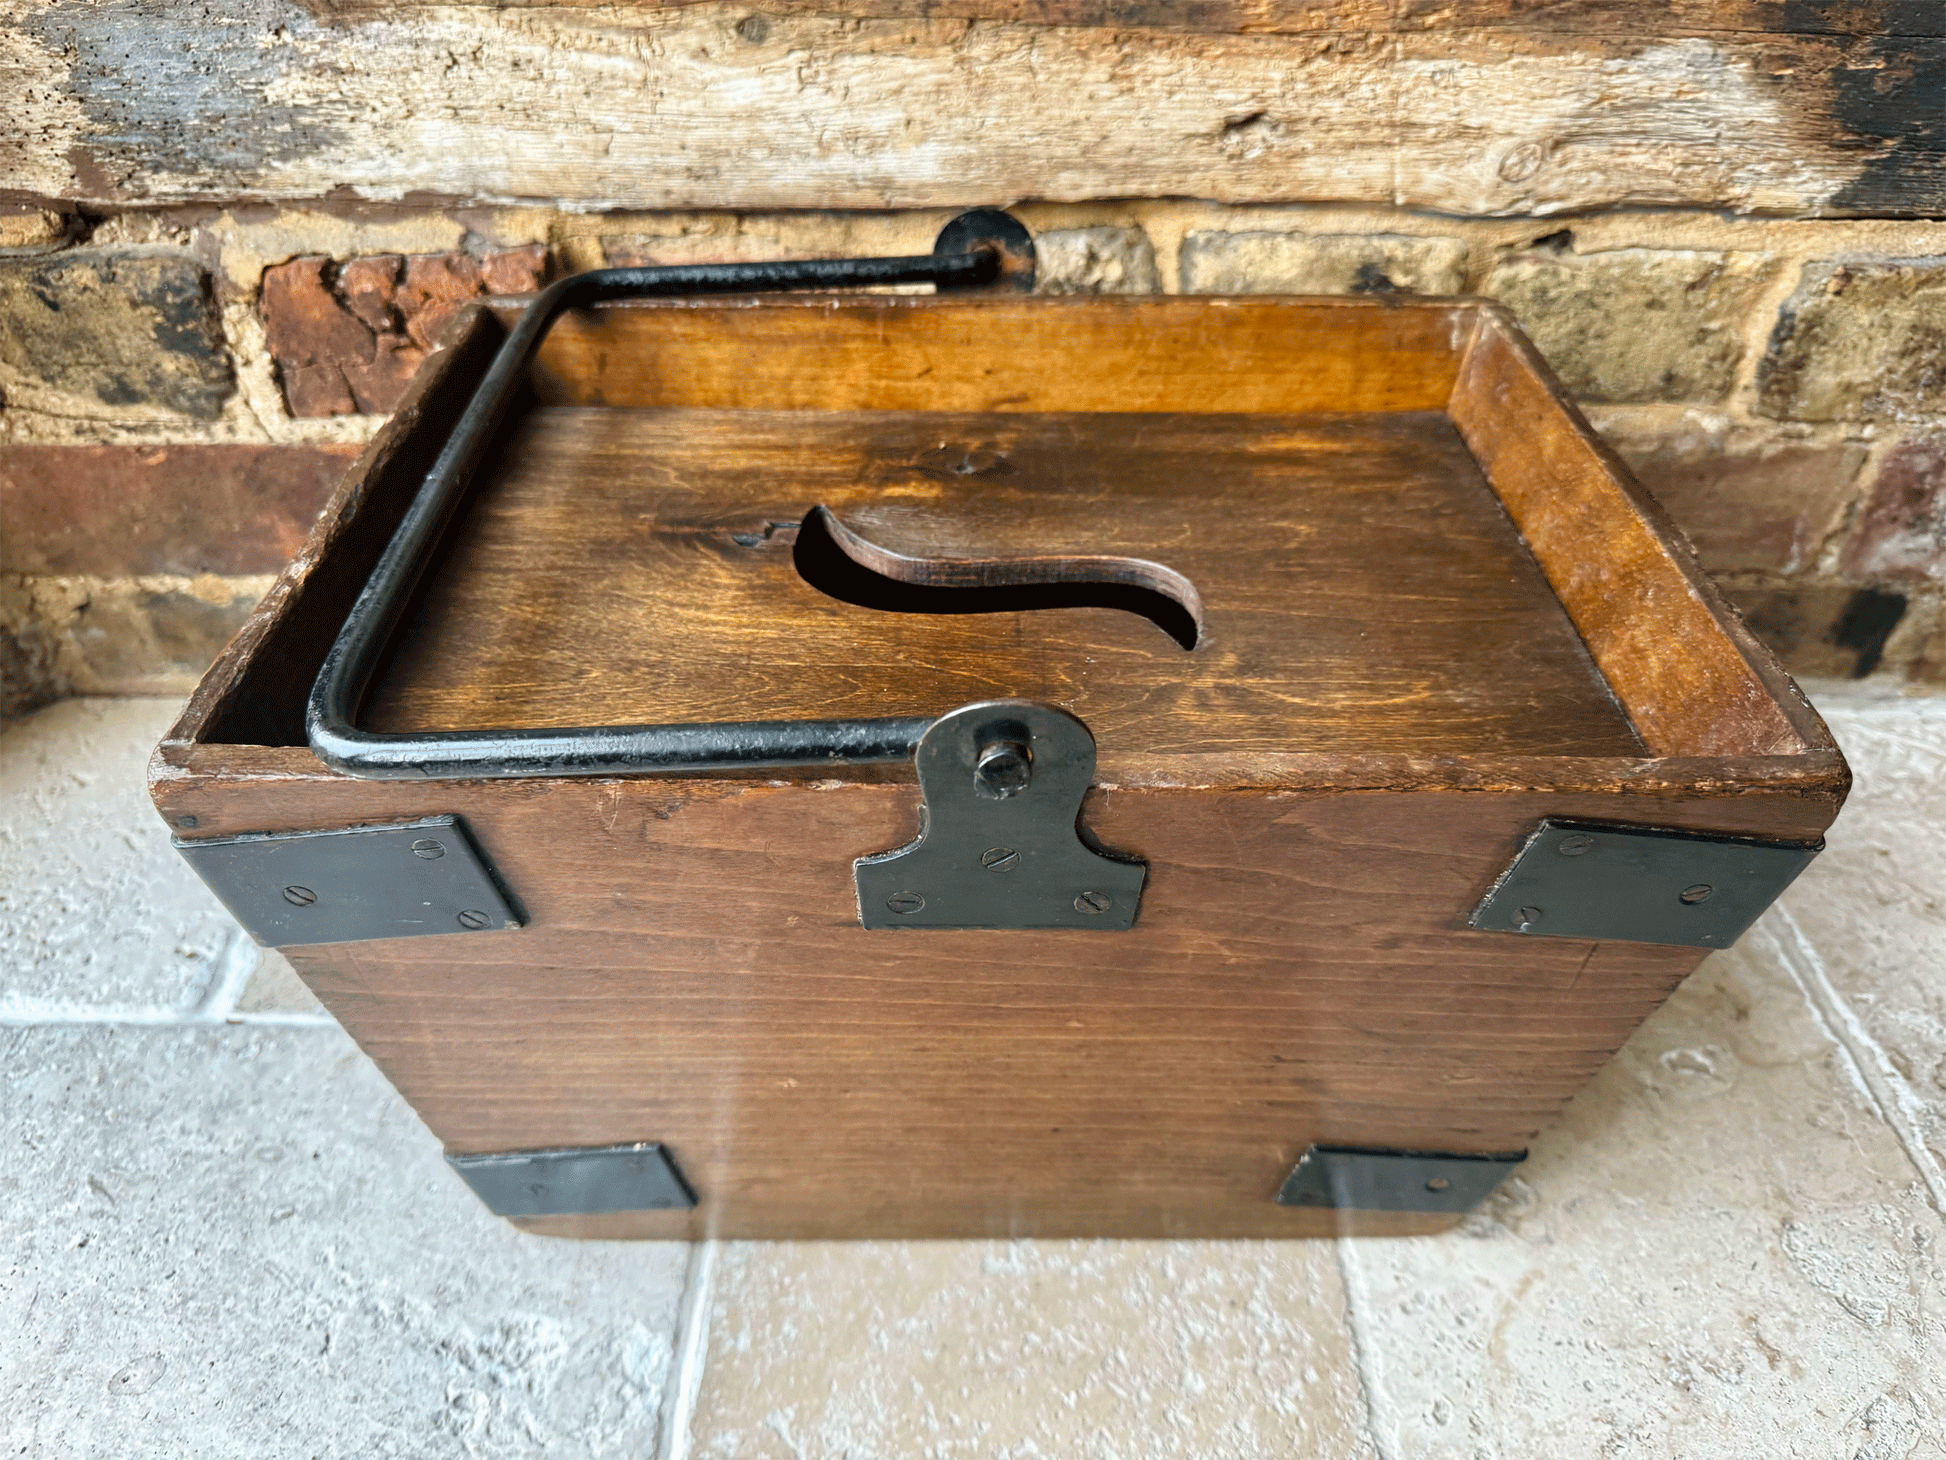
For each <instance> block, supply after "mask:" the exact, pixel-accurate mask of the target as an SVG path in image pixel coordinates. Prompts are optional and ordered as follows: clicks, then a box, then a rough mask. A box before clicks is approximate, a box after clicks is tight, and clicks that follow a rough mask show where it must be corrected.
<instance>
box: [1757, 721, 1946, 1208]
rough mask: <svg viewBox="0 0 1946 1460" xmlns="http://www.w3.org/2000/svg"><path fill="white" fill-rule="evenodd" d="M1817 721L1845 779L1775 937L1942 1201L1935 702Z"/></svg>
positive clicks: (1942, 805)
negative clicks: (1845, 762)
mask: <svg viewBox="0 0 1946 1460" xmlns="http://www.w3.org/2000/svg"><path fill="white" fill-rule="evenodd" d="M1829 719H1830V723H1831V728H1832V731H1833V733H1834V734H1836V735H1837V737H1838V740H1839V743H1840V744H1842V745H1843V746H1844V748H1845V753H1846V755H1847V757H1848V758H1849V759H1850V761H1851V763H1852V773H1853V775H1854V776H1855V778H1856V780H1855V783H1854V785H1853V788H1852V795H1851V800H1850V802H1849V803H1848V804H1847V805H1846V808H1845V812H1844V814H1843V815H1842V816H1840V817H1839V819H1838V822H1837V824H1836V825H1835V826H1833V827H1832V828H1831V834H1830V835H1829V836H1828V837H1827V838H1826V842H1827V848H1826V850H1825V853H1824V855H1823V856H1821V857H1819V858H1818V860H1817V861H1816V862H1814V863H1813V864H1812V865H1811V869H1810V870H1809V871H1808V872H1806V873H1805V876H1804V880H1803V882H1802V884H1801V885H1800V886H1798V887H1795V888H1793V889H1792V890H1791V892H1790V893H1788V894H1787V895H1786V896H1785V897H1784V899H1783V901H1782V906H1783V908H1784V910H1785V912H1786V913H1787V914H1788V919H1787V922H1786V926H1785V927H1784V929H1783V930H1782V936H1783V937H1784V938H1785V940H1786V942H1787V944H1788V948H1787V951H1788V953H1789V954H1790V956H1792V957H1793V958H1794V959H1795V960H1796V962H1797V964H1798V965H1799V967H1800V969H1801V971H1802V977H1804V978H1805V980H1806V981H1807V982H1808V983H1809V984H1810V985H1811V986H1812V990H1813V993H1814V995H1817V996H1818V997H1819V998H1820V1002H1821V1003H1824V1004H1825V1005H1826V1006H1827V1017H1829V1018H1830V1019H1831V1020H1833V1021H1834V1023H1836V1024H1837V1025H1838V1026H1839V1033H1840V1037H1841V1038H1843V1039H1844V1040H1845V1042H1846V1043H1847V1044H1848V1045H1849V1046H1850V1047H1851V1048H1852V1050H1853V1055H1854V1058H1855V1059H1856V1060H1857V1061H1858V1063H1859V1065H1860V1066H1861V1070H1862V1072H1863V1073H1864V1075H1865V1076H1866V1078H1868V1079H1871V1080H1873V1081H1874V1083H1878V1084H1880V1093H1881V1097H1882V1098H1883V1099H1885V1100H1886V1101H1887V1103H1888V1104H1889V1105H1890V1106H1891V1107H1892V1108H1893V1110H1894V1111H1895V1112H1896V1114H1897V1117H1898V1118H1902V1120H1903V1122H1904V1123H1906V1124H1908V1125H1909V1128H1910V1132H1911V1135H1912V1137H1913V1139H1914V1144H1915V1146H1917V1147H1919V1148H1921V1149H1922V1150H1923V1154H1920V1152H1919V1151H1915V1155H1918V1156H1919V1159H1921V1160H1922V1161H1926V1162H1928V1163H1929V1167H1930V1169H1929V1172H1928V1175H1929V1178H1930V1180H1931V1182H1932V1184H1933V1187H1934V1189H1935V1191H1936V1192H1937V1194H1938V1200H1939V1201H1940V1203H1941V1204H1942V1205H1946V700H1931V701H1919V702H1913V701H1905V702H1903V703H1900V702H1898V701H1891V702H1885V703H1878V704H1871V705H1859V706H1845V707H1843V708H1839V709H1833V710H1831V711H1830V712H1829Z"/></svg>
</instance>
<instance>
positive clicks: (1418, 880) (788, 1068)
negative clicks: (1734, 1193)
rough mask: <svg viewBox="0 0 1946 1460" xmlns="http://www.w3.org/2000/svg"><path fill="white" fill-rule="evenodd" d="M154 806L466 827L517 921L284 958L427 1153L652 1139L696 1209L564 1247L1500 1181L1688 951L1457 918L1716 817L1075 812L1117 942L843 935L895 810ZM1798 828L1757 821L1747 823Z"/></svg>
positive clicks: (342, 799)
mask: <svg viewBox="0 0 1946 1460" xmlns="http://www.w3.org/2000/svg"><path fill="white" fill-rule="evenodd" d="M375 793H382V794H375ZM176 804H178V805H180V806H182V807H183V808H185V809H189V808H193V807H196V806H202V807H203V808H204V810H205V811H206V812H207V814H208V815H210V817H211V818H212V821H211V826H210V829H211V830H212V831H216V830H234V829H238V828H237V827H236V826H235V825H234V824H233V823H235V822H236V821H237V820H238V819H239V818H256V819H257V820H258V824H259V825H261V824H263V821H264V820H265V819H269V818H279V817H282V818H285V819H288V818H290V817H291V816H292V815H293V808H298V811H297V814H299V815H301V816H304V817H315V818H319V819H321V820H329V819H340V820H341V821H349V820H356V819H366V820H377V819H384V818H389V817H395V816H399V815H403V814H427V813H431V812H434V811H436V810H446V811H457V812H459V813H460V814H461V815H462V816H463V817H464V818H465V819H466V821H467V824H468V826H469V827H470V828H471V830H472V831H473V833H474V835H475V837H476V839H477V840H478V841H479V843H480V845H481V847H482V849H483V850H484V851H485V852H486V854H487V855H488V857H489V858H490V860H491V861H492V862H493V864H494V865H495V866H496V868H497V869H498V871H499V872H500V874H501V875H502V876H503V877H504V878H505V879H506V880H507V882H508V884H509V886H510V887H511V889H512V890H513V892H514V894H515V895H516V896H517V897H518V898H519V899H520V900H521V901H522V902H523V903H524V905H525V907H526V910H527V912H528V914H529V916H530V918H531V923H530V925H529V926H528V927H527V928H525V929H523V930H519V931H516V932H508V933H496V934H482V935H478V936H471V937H466V938H457V937H448V938H437V939H422V940H405V941H399V942H392V943H363V944H350V945H338V946H319V947H311V948H301V949H295V950H292V955H291V956H292V959H293V961H294V962H295V963H296V965H297V967H298V968H299V971H300V972H301V973H302V974H303V975H304V976H305V978H306V979H307V981H309V982H310V983H311V985H312V986H313V987H314V988H315V989H316V990H317V992H318V993H319V995H320V996H321V997H322V998H323V999H324V1000H325V1002H326V1004H327V1005H328V1006H329V1007H330V1008H331V1010H332V1011H333V1013H334V1014H336V1016H337V1017H338V1018H339V1019H340V1020H342V1021H343V1022H344V1024H345V1025H346V1027H347V1028H348V1029H349V1030H351V1032H352V1033H353V1034H354V1036H355V1037H356V1038H357V1039H358V1040H359V1042H360V1043H361V1044H362V1045H363V1046H364V1048H365V1049H366V1050H367V1051H368V1052H369V1053H370V1054H371V1055H372V1056H373V1057H374V1059H376V1060H377V1062H378V1063H379V1065H380V1067H381V1068H382V1069H383V1070H384V1071H385V1072H386V1074H387V1075H388V1076H389V1077H390V1078H391V1079H392V1080H393V1082H394V1083H395V1084H396V1085H397V1086H398V1087H399V1089H400V1090H401V1091H402V1092H403V1093H404V1094H405V1095H406V1097H407V1098H408V1099H409V1100H410V1101H411V1102H412V1104H413V1105H414V1106H415V1107H416V1108H417V1109H418V1111H419V1112H420V1114H421V1115H422V1116H423V1117H424V1118H425V1120H426V1121H427V1123H428V1124H429V1125H430V1126H431V1127H432V1129H433V1130H434V1131H435V1132H436V1133H437V1134H438V1135H439V1136H440V1137H441V1139H442V1140H443V1141H445V1143H446V1144H447V1146H448V1147H449V1149H452V1150H454V1151H459V1152H472V1151H495V1150H515V1149H531V1148H537V1147H548V1146H595V1145H608V1144H621V1143H626V1142H634V1141H643V1140H652V1141H662V1142H664V1143H666V1145H667V1146H668V1147H669V1149H670V1150H671V1151H672V1152H673V1154H674V1156H675V1158H676V1160H677V1162H678V1163H679V1165H680V1167H681V1169H682V1171H683V1173H684V1175H685V1176H686V1177H687V1178H688V1179H689V1180H690V1182H691V1183H692V1184H693V1185H694V1186H695V1187H696V1189H697V1191H698V1193H699V1195H700V1197H701V1200H702V1204H701V1206H700V1207H699V1208H698V1210H697V1212H696V1213H695V1214H694V1215H693V1216H692V1217H689V1218H683V1217H667V1216H662V1217H654V1218H644V1219H640V1220H637V1219H632V1218H631V1219H627V1220H623V1219H608V1220H607V1221H606V1224H605V1225H602V1224H597V1225H596V1226H595V1227H586V1224H582V1225H583V1226H584V1227H586V1230H588V1231H590V1232H620V1231H624V1230H626V1231H635V1232H641V1233H649V1232H661V1231H664V1230H665V1229H667V1230H685V1231H689V1230H693V1231H707V1232H713V1233H716V1234H719V1235H724V1236H758V1237H781V1236H834V1237H836V1236H845V1237H861V1236H950V1235H1035V1234H1040V1235H1056V1234H1076V1233H1089V1232H1094V1233H1099V1234H1109V1233H1116V1234H1122V1235H1150V1236H1169V1235H1182V1236H1187V1235H1202V1236H1249V1235H1261V1236H1270V1235H1309V1234H1315V1233H1316V1232H1317V1231H1318V1230H1320V1228H1319V1225H1318V1218H1316V1217H1315V1216H1314V1215H1300V1214H1298V1213H1295V1212H1293V1211H1292V1210H1291V1209H1287V1208H1281V1207H1279V1206H1277V1205H1276V1203H1275V1201H1274V1197H1275V1195H1276V1192H1277V1190H1278V1188H1279V1186H1280V1184H1281V1183H1282V1181H1283V1180H1284V1178H1285V1177H1286V1176H1287V1175H1288V1174H1289V1171H1290V1169H1291V1166H1292V1165H1293V1163H1294V1162H1295V1161H1296V1159H1297V1157H1298V1156H1299V1154H1301V1153H1302V1152H1303V1151H1304V1149H1305V1148H1306V1146H1307V1145H1309V1144H1310V1143H1312V1142H1318V1143H1324V1144H1337V1145H1354V1146H1381V1147H1406V1148H1414V1149H1430V1150H1452V1151H1475V1152H1498V1151H1506V1150H1515V1149H1520V1148H1521V1147H1523V1146H1525V1145H1526V1144H1528V1142H1529V1141H1530V1140H1531V1139H1532V1137H1533V1135H1534V1133H1535V1132H1536V1131H1538V1130H1539V1129H1540V1128H1541V1127H1542V1126H1544V1125H1545V1124H1546V1123H1547V1122H1549V1121H1550V1120H1551V1119H1553V1118H1554V1116H1555V1115H1556V1113H1557V1112H1558V1111H1559V1110H1560V1108H1561V1107H1562V1105H1563V1104H1564V1103H1565V1102H1566V1101H1567V1100H1568V1099H1569V1098H1570V1097H1571V1096H1572V1095H1573V1093H1574V1092H1575V1091H1576V1090H1577V1089H1578V1088H1579V1087H1580V1086H1581V1085H1582V1084H1583V1082H1585V1081H1586V1080H1587V1078H1588V1077H1589V1076H1590V1075H1591V1074H1592V1073H1593V1072H1594V1071H1595V1070H1596V1069H1598V1068H1599V1067H1600V1066H1601V1064H1602V1063H1603V1062H1604V1061H1605V1060H1606V1059H1607V1058H1608V1057H1609V1056H1610V1055H1611V1054H1612V1053H1613V1051H1614V1050H1615V1049H1616V1048H1617V1047H1618V1046H1619V1045H1620V1044H1621V1043H1622V1041H1623V1040H1624V1039H1625V1038H1626V1037H1627V1036H1628V1034H1629V1032H1630V1031H1631V1030H1633V1029H1634V1027H1635V1026H1636V1025H1637V1023H1639V1022H1640V1020H1641V1019H1642V1018H1643V1017H1644V1016H1645V1015H1646V1014H1647V1013H1648V1012H1649V1011H1650V1010H1651V1009H1653V1008H1654V1007H1655V1006H1656V1005H1657V1004H1658V1003H1659V1002H1660V1001H1661V999H1662V998H1663V997H1664V996H1665V995H1666V994H1667V993H1668V992H1669V990H1670V989H1671V988H1672V987H1673V986H1674V985H1675V984H1676V983H1677V982H1678V981H1679V980H1680V979H1681V978H1682V977H1683V976H1684V975H1685V974H1686V973H1687V972H1689V970H1690V969H1691V968H1692V967H1693V966H1694V965H1695V963H1696V962H1697V960H1698V959H1699V958H1700V957H1701V954H1700V952H1698V951H1697V950H1694V949H1685V948H1662V947H1647V946H1641V945H1629V944H1613V943H1611V944H1595V943H1589V942H1585V941H1575V940H1567V939H1550V938H1524V937H1519V936H1517V935H1504V934H1487V933H1476V932H1470V931H1468V930H1466V929H1465V927H1464V919H1465V917H1466V914H1467V912H1468V911H1469V909H1470V908H1471V907H1472V906H1473V904H1474V902H1475V901H1476V900H1477V899H1478V897H1479V896H1480V894H1481V893H1482V892H1483V891H1484V889H1485V888H1486V886H1487V885H1488V884H1489V883H1490V882H1491V881H1492V879H1493V878H1494V876H1495V875H1496V874H1497V873H1498V872H1499V871H1500V870H1501V868H1502V866H1504V864H1505V862H1506V860H1507V858H1508V857H1509V856H1510V855H1511V854H1512V851H1513V849H1514V847H1515V846H1516V845H1517V844H1518V842H1519V840H1520V838H1521V836H1522V834H1523V833H1524V832H1525V831H1527V830H1528V829H1529V828H1530V827H1531V826H1532V825H1533V823H1534V821H1535V820H1536V819H1537V818H1538V817H1539V816H1541V815H1543V814H1552V815H1561V816H1582V817H1591V818H1597V819H1601V818H1606V819H1611V820H1637V821H1652V822H1658V823H1661V824H1689V825H1703V826H1707V825H1710V824H1711V823H1712V821H1713V820H1715V819H1717V815H1716V813H1718V812H1719V810H1720V807H1721V805H1722V804H1723V803H1714V802H1711V801H1709V800H1707V799H1706V798H1699V797H1690V798H1687V799H1676V798H1669V799H1662V798H1649V797H1640V798H1628V797H1612V796H1611V797H1602V796H1561V795H1555V796H1549V795H1541V794H1536V793H1524V794H1493V793H1475V794H1452V793H1396V794H1392V793H1369V794H1357V795H1319V796H1280V795H1262V794H1241V793H1232V794H1210V793H1193V792H1170V793H1139V792H1111V793H1099V792H1098V793H1096V795H1095V796H1094V797H1093V798H1092V799H1091V802H1090V806H1089V809H1088V812H1087V816H1088V820H1089V823H1090V825H1091V826H1092V828H1093V829H1094V830H1095V832H1096V833H1097V834H1098V835H1099V836H1100V837H1101V839H1102V840H1103V842H1104V843H1105V844H1107V845H1111V846H1115V847H1118V848H1126V849H1128V850H1130V851H1133V852H1136V853H1138V854H1141V855H1144V856H1146V857H1147V858H1148V859H1149V860H1150V864H1151V875H1150V883H1149V890H1148V892H1147V893H1146V895H1145V899H1144V903H1143V908H1142V913H1141V917H1140V919H1139V921H1138V923H1137V926H1136V928H1135V930H1134V931H1133V932H1130V933H1127V934H1097V933H1088V932H1077V933H993V932H964V933H962V932H940V933H922V932H909V933H900V932H866V931H864V930H862V929H861V928H860V927H859V926H858V924H857V921H856V913H855V907H854V902H853V888H852V875H851V865H850V864H851V859H852V858H853V857H854V856H856V855H858V854H861V853H868V852H875V851H881V850H885V849H887V848H890V847H894V846H897V845H900V844H901V843H903V842H904V841H906V840H907V839H909V837H910V836H911V834H912V832H913V829H914V827H915V826H916V815H917V806H916V796H915V793H914V792H913V790H912V789H911V788H909V787H904V786H897V785H884V784H880V785H866V784H838V783H821V784H820V785H818V786H815V787H813V786H803V785H795V786H793V785H783V784H776V783H755V782H753V783H745V784H742V785H734V784H730V783H725V782H715V783H688V784H683V783H672V782H660V783H658V782H653V781H627V782H608V783H594V782H554V783H505V784H500V785H477V784H476V785H471V786H458V785H455V786H448V787H427V786H396V787H395V786H393V785H387V786H384V787H375V786H368V785H358V784H356V783H350V784H349V785H348V786H347V784H346V783H338V782H319V783H316V784H315V785H313V786H309V787H300V786H295V785H292V784H289V783H286V784H284V785H281V786H280V785H275V784H264V785H261V786H247V787H246V786H237V785H234V784H232V785H230V786H227V787H222V786H211V787H203V788H197V787H194V786H191V785H189V784H187V783H185V784H184V785H183V786H182V787H181V788H180V789H179V794H178V797H177V803H176ZM1751 809H1752V804H1751V802H1750V799H1749V798H1743V800H1742V802H1741V803H1740V810H1741V813H1742V814H1743V815H1745V816H1746V817H1747V816H1748V814H1749V813H1750V811H1751ZM1824 814H1825V813H1824V812H1823V811H1822V810H1816V809H1814V810H1812V811H1809V812H1807V811H1806V810H1805V808H1804V805H1803V803H1800V802H1796V801H1793V800H1791V799H1789V798H1774V803H1773V804H1771V805H1770V808H1769V822H1770V824H1771V825H1772V826H1773V827H1775V828H1777V829H1780V830H1785V831H1786V832H1787V833H1788V830H1789V829H1792V828H1795V829H1797V830H1798V831H1799V832H1800V834H1801V833H1802V832H1803V830H1804V829H1805V828H1806V827H1808V826H1809V825H1811V824H1812V823H1814V822H1816V823H1818V824H1821V820H1820V818H1822V817H1823V816H1824ZM226 823H231V824H226ZM575 1225H576V1224H575V1223H574V1222H569V1223H568V1224H567V1226H568V1227H574V1226H575ZM1368 1229H1369V1228H1368ZM563 1230H565V1228H564V1229H563Z"/></svg>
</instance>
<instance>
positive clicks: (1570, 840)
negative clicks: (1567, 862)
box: [1554, 833, 1595, 857]
mask: <svg viewBox="0 0 1946 1460" xmlns="http://www.w3.org/2000/svg"><path fill="white" fill-rule="evenodd" d="M1594 849H1595V839H1594V838H1593V837H1591V836H1584V835H1581V834H1580V833H1576V834H1575V835H1574V836H1564V837H1562V838H1561V840H1560V841H1559V842H1557V843H1555V847H1554V850H1555V851H1557V852H1559V853H1560V854H1561V855H1562V856H1564V857H1585V856H1586V855H1587V854H1588V853H1589V852H1592V851H1593V850H1594Z"/></svg>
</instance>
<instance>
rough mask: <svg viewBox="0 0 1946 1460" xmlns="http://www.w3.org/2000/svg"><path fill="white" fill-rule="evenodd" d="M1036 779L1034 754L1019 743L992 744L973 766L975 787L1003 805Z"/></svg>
mask: <svg viewBox="0 0 1946 1460" xmlns="http://www.w3.org/2000/svg"><path fill="white" fill-rule="evenodd" d="M1033 779H1034V752H1033V751H1032V750H1031V749H1030V748H1029V747H1028V746H1027V745H1025V744H1024V743H1022V742H1021V741H1018V740H989V741H988V742H986V744H984V745H982V746H981V747H980V753H979V756H978V758H977V759H976V760H975V761H974V763H973V784H974V786H975V787H977V788H978V790H979V792H980V794H981V795H982V796H991V797H992V798H993V799H994V800H996V801H1003V800H1005V799H1006V798H1007V797H1009V796H1018V795H1019V794H1020V793H1021V792H1022V791H1024V790H1026V789H1027V787H1028V785H1029V783H1031V782H1032V781H1033Z"/></svg>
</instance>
